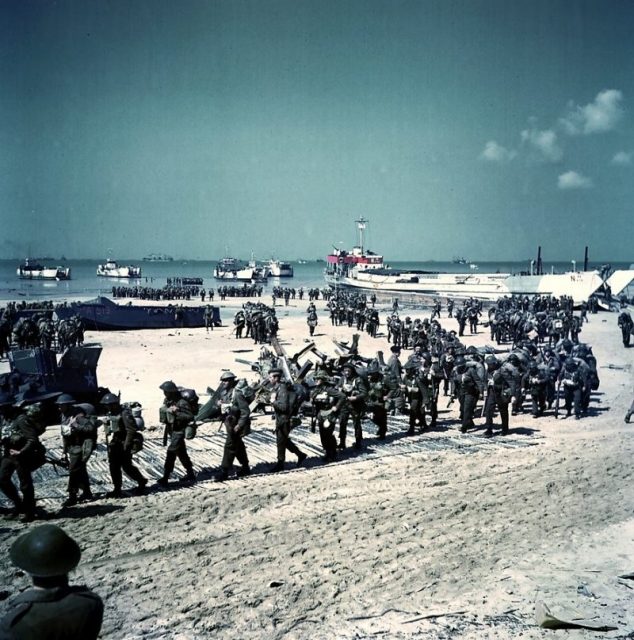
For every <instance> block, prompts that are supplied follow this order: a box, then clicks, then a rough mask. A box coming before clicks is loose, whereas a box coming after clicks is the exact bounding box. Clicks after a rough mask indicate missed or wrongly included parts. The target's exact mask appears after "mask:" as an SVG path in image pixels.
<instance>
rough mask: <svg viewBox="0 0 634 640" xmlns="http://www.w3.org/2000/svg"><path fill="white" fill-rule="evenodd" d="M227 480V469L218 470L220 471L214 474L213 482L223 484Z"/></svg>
mask: <svg viewBox="0 0 634 640" xmlns="http://www.w3.org/2000/svg"><path fill="white" fill-rule="evenodd" d="M227 478H229V469H224V468H222V469H220V471H219V472H218V473H217V474H216V477H215V478H214V480H215V481H216V482H224V481H225V480H227Z"/></svg>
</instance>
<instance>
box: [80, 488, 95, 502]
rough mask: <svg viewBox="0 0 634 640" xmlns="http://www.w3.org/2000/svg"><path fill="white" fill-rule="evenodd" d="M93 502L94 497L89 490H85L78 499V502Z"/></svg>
mask: <svg viewBox="0 0 634 640" xmlns="http://www.w3.org/2000/svg"><path fill="white" fill-rule="evenodd" d="M91 500H94V496H93V495H92V491H91V490H90V489H86V490H85V491H84V492H83V493H82V494H81V495H80V496H79V497H78V498H77V501H78V502H90V501H91Z"/></svg>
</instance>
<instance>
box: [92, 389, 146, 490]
mask: <svg viewBox="0 0 634 640" xmlns="http://www.w3.org/2000/svg"><path fill="white" fill-rule="evenodd" d="M101 404H102V406H103V407H104V408H105V409H106V411H107V417H106V442H107V444H108V466H109V467H110V476H111V478H112V484H113V490H112V491H110V492H109V493H108V494H107V495H108V497H110V498H122V497H123V492H122V486H123V473H125V474H126V475H127V476H128V477H129V478H130V479H132V480H134V481H135V482H136V483H137V487H136V491H137V493H143V491H144V489H145V486H146V485H147V478H146V477H145V476H144V475H143V474H142V473H141V471H140V470H139V469H138V468H137V467H136V466H135V465H134V463H133V462H132V453H133V446H134V441H135V438H136V436H137V428H136V422H135V421H134V418H133V417H132V413H131V412H130V409H128V408H124V407H122V406H121V404H120V402H119V398H118V397H117V396H115V395H114V394H113V393H106V394H105V395H104V396H103V398H101Z"/></svg>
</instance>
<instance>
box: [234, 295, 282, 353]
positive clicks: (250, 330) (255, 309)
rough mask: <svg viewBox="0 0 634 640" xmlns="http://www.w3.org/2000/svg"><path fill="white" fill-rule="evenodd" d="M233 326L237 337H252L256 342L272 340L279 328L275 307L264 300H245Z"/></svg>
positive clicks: (237, 312) (261, 342) (235, 316)
mask: <svg viewBox="0 0 634 640" xmlns="http://www.w3.org/2000/svg"><path fill="white" fill-rule="evenodd" d="M233 326H234V330H235V337H236V338H237V339H240V338H252V339H253V341H254V342H255V344H263V343H266V342H270V341H271V338H274V337H275V336H277V332H278V330H279V322H278V319H277V316H276V315H275V309H273V308H272V307H268V306H267V305H265V304H264V303H262V302H255V303H254V302H245V303H244V304H243V305H242V308H241V309H238V311H236V314H235V315H234V317H233Z"/></svg>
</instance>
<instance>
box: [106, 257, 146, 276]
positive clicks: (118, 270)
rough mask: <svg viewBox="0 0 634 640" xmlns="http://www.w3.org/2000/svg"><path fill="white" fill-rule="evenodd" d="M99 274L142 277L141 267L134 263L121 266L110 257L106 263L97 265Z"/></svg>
mask: <svg viewBox="0 0 634 640" xmlns="http://www.w3.org/2000/svg"><path fill="white" fill-rule="evenodd" d="M97 275H98V276H105V277H107V278H140V277H141V267H134V266H132V265H127V266H125V267H120V266H119V265H118V264H117V263H116V262H115V261H114V260H111V259H110V258H108V260H106V263H105V264H100V265H98V266H97Z"/></svg>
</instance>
